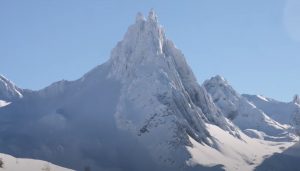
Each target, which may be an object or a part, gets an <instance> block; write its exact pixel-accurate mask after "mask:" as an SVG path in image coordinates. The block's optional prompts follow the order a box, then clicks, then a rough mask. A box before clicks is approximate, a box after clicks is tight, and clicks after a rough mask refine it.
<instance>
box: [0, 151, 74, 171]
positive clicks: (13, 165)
mask: <svg viewBox="0 0 300 171" xmlns="http://www.w3.org/2000/svg"><path fill="white" fill-rule="evenodd" d="M0 160H2V162H3V165H2V168H0V171H72V170H71V169H67V168H63V167H60V166H57V165H54V164H52V163H49V162H46V161H42V160H34V159H23V158H15V157H13V156H10V155H7V154H2V153H0Z"/></svg>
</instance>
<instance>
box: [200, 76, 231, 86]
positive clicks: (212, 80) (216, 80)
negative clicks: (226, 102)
mask: <svg viewBox="0 0 300 171" xmlns="http://www.w3.org/2000/svg"><path fill="white" fill-rule="evenodd" d="M204 84H214V85H217V84H218V85H221V84H224V85H227V84H228V82H227V80H226V79H225V78H224V77H222V76H220V75H216V76H214V77H212V78H210V79H209V80H206V81H205V82H204Z"/></svg>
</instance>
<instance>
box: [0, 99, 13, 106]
mask: <svg viewBox="0 0 300 171" xmlns="http://www.w3.org/2000/svg"><path fill="white" fill-rule="evenodd" d="M10 103H11V102H7V101H4V100H0V107H4V106H7V105H9V104H10Z"/></svg>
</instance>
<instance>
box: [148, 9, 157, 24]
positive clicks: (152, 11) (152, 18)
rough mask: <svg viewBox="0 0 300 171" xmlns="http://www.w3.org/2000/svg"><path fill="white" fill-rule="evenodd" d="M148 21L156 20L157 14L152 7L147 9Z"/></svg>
mask: <svg viewBox="0 0 300 171" xmlns="http://www.w3.org/2000/svg"><path fill="white" fill-rule="evenodd" d="M148 21H154V22H157V15H156V12H155V11H154V9H153V8H152V9H151V10H150V11H149V15H148Z"/></svg>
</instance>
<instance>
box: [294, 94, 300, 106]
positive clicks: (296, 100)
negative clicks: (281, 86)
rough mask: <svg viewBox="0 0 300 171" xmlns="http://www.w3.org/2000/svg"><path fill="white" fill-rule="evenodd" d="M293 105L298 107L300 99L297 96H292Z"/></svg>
mask: <svg viewBox="0 0 300 171" xmlns="http://www.w3.org/2000/svg"><path fill="white" fill-rule="evenodd" d="M293 103H295V104H298V105H300V97H299V95H298V94H296V95H295V96H294V99H293Z"/></svg>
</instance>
